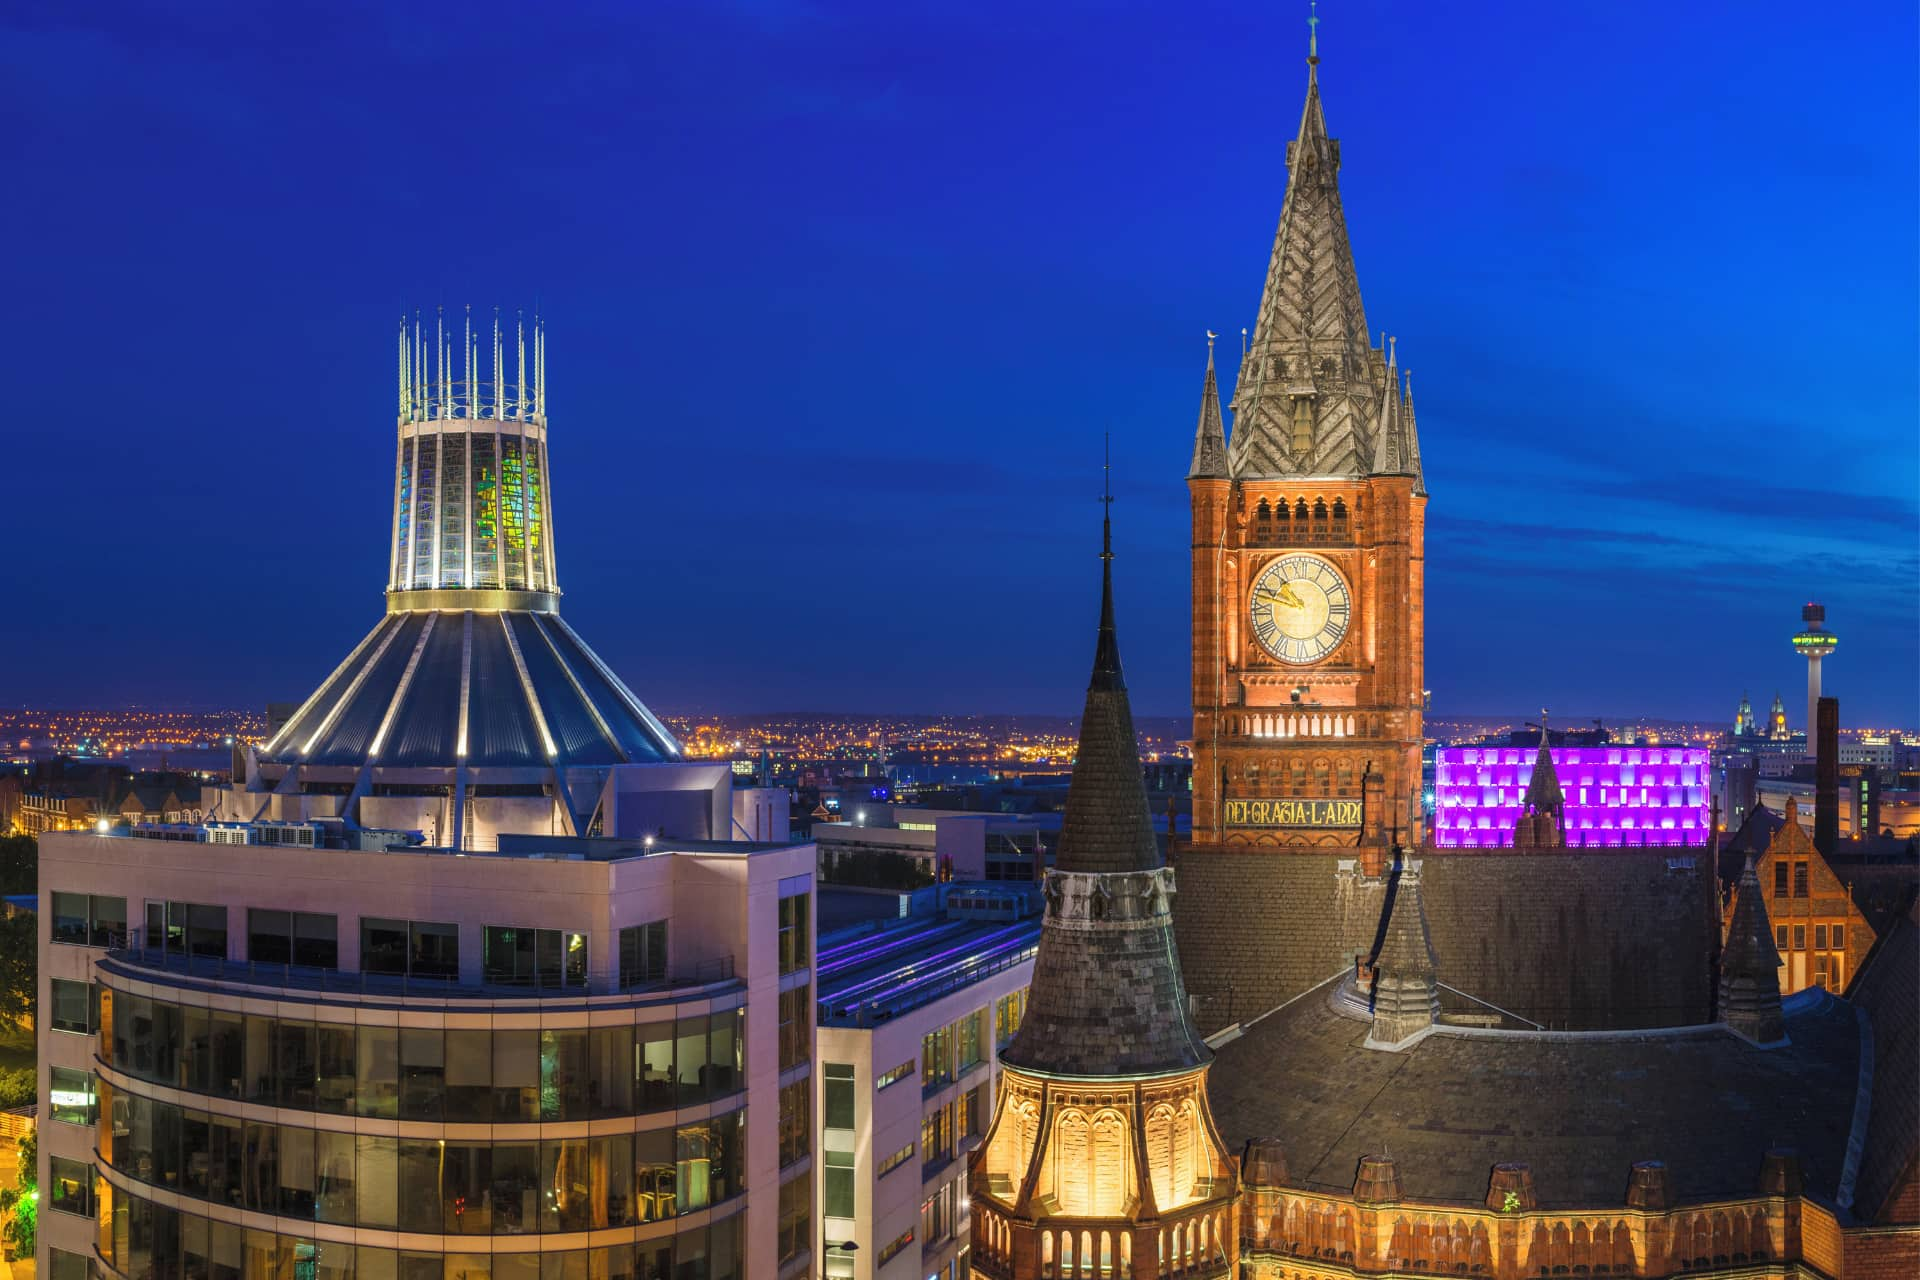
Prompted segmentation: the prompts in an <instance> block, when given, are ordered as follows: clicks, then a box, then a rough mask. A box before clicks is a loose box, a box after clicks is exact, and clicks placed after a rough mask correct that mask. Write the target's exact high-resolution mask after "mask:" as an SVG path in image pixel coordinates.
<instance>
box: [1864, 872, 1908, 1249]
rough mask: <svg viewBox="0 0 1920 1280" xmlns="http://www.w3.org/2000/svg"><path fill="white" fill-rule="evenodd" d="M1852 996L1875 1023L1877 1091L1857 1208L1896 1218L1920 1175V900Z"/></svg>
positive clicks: (1871, 960)
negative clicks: (1899, 1204)
mask: <svg viewBox="0 0 1920 1280" xmlns="http://www.w3.org/2000/svg"><path fill="white" fill-rule="evenodd" d="M1847 998H1848V999H1849V1000H1850V1001H1852V1002H1853V1003H1855V1004H1857V1005H1858V1006H1859V1007H1860V1008H1861V1009H1862V1010H1864V1011H1865V1013H1866V1015H1867V1021H1868V1024H1869V1025H1870V1026H1871V1027H1872V1028H1873V1056H1874V1064H1873V1095H1872V1101H1871V1102H1870V1104H1869V1110H1868V1112H1867V1134H1866V1149H1865V1151H1864V1152H1863V1153H1862V1157H1861V1161H1860V1177H1859V1179H1858V1181H1857V1182H1856V1183H1855V1186H1854V1200H1853V1209H1854V1214H1855V1215H1856V1216H1857V1217H1859V1218H1861V1219H1862V1220H1864V1221H1867V1222H1885V1221H1898V1220H1899V1219H1900V1217H1901V1216H1902V1215H1900V1214H1898V1213H1897V1211H1896V1209H1895V1201H1896V1200H1897V1199H1898V1198H1899V1193H1900V1192H1901V1191H1902V1190H1903V1189H1904V1190H1906V1192H1907V1195H1908V1197H1909V1199H1910V1200H1911V1197H1912V1196H1913V1192H1912V1187H1913V1184H1914V1182H1915V1180H1916V1179H1917V1178H1920V1088H1915V1083H1914V1082H1915V1081H1920V903H1915V904H1913V905H1912V906H1910V907H1909V908H1908V911H1907V915H1906V917H1905V918H1904V919H1902V920H1900V921H1899V922H1898V923H1896V924H1895V925H1894V926H1893V927H1892V928H1891V929H1889V930H1888V931H1887V934H1886V936H1885V937H1883V938H1881V940H1880V942H1879V944H1878V946H1877V947H1876V948H1875V949H1874V952H1873V954H1872V955H1871V956H1870V957H1868V959H1867V963H1866V966H1865V967H1864V968H1863V969H1861V970H1860V976H1859V977H1858V978H1857V979H1855V981H1854V984H1853V986H1852V987H1850V988H1849V989H1848V991H1847Z"/></svg>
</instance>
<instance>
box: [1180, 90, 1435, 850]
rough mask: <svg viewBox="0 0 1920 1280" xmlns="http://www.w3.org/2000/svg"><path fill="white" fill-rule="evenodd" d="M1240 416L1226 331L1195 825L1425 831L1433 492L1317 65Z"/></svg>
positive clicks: (1209, 502) (1201, 828)
mask: <svg viewBox="0 0 1920 1280" xmlns="http://www.w3.org/2000/svg"><path fill="white" fill-rule="evenodd" d="M1308 62H1309V70H1308V77H1307V101H1306V107H1305V110H1304V111H1303V112H1302V113H1301V118H1300V129H1299V133H1298V136H1297V137H1296V139H1295V140H1294V141H1293V142H1292V143H1291V144H1289V146H1288V148H1287V169H1288V183H1287V194H1286V200H1285V203H1284V204H1283V206H1282V208H1281V212H1280V228H1279V232H1278V234H1277V235H1276V237H1275V239H1274V245H1273V257H1272V260H1271V262H1270V263H1269V265H1268V268H1267V278H1266V286H1265V290H1264V292H1263V295H1262V298H1261V302H1260V313H1259V317H1258V320H1257V322H1256V324H1255V327H1254V329H1253V332H1252V334H1251V337H1250V339H1246V338H1243V346H1244V348H1245V351H1244V354H1243V355H1242V357H1241V362H1240V373H1239V378H1238V380H1237V382H1236V384H1235V389H1234V396H1233V423H1234V431H1233V437H1232V441H1231V443H1230V444H1229V443H1228V441H1227V440H1226V437H1225V433H1224V430H1223V424H1222V419H1221V412H1220V401H1219V392H1218V390H1217V387H1216V384H1215V380H1214V368H1213V353H1212V343H1211V339H1209V349H1208V357H1207V374H1206V385H1205V390H1204V393H1203V396H1202V399H1201V405H1200V424H1199V429H1198V432H1197V435H1196V439H1195V441H1194V452H1193V466H1192V468H1191V470H1190V471H1189V474H1188V478H1187V486H1188V489H1189V491H1190V493H1191V496H1192V503H1193V751H1194V775H1193V800H1194V811H1193V839H1194V843H1195V844H1196V845H1206V846H1215V847H1224V848H1229V849H1233V848H1239V849H1246V850H1249V851H1262V850H1271V851H1273V852H1276V853H1285V852H1287V851H1289V850H1294V851H1306V850H1316V851H1325V850H1326V849H1328V848H1330V847H1339V846H1355V845H1360V846H1363V847H1370V846H1377V847H1379V848H1384V847H1385V846H1386V844H1387V843H1388V842H1390V841H1392V840H1395V839H1397V840H1398V841H1399V842H1401V843H1409V844H1410V843H1413V842H1415V841H1416V840H1417V839H1418V838H1419V834H1420V833H1419V832H1418V830H1417V827H1418V824H1419V813H1420V805H1419V790H1420V734H1421V728H1420V725H1421V710H1422V699H1423V691H1422V678H1421V671H1422V666H1423V661H1424V647H1423V624H1424V618H1425V599H1424V594H1423V592H1424V588H1423V579H1424V554H1425V553H1424V539H1425V522H1426V505H1427V494H1426V485H1425V483H1424V480H1423V478H1422V474H1421V465H1420V443H1419V437H1418V433H1417V430H1416V427H1415V423H1414V413H1413V394H1412V389H1411V386H1410V385H1408V384H1406V383H1405V382H1403V378H1402V374H1401V371H1400V368H1399V363H1398V359H1397V356H1396V354H1395V351H1394V345H1393V341H1392V339H1388V338H1384V337H1383V338H1382V340H1381V342H1380V344H1379V345H1377V346H1376V345H1374V343H1373V341H1372V340H1371V338H1370V335H1369V331H1368V328H1367V318H1366V313H1365V311H1364V310H1363V309H1362V307H1361V304H1360V285H1359V281H1358V279H1357V277H1356V275H1355V272H1354V266H1353V254H1352V250H1351V248H1350V247H1349V245H1348V243H1347V226H1346V218H1345V215H1344V214H1343V213H1342V211H1341V205H1340V188H1339V182H1338V178H1339V171H1340V144H1339V142H1338V141H1336V140H1335V139H1333V138H1330V137H1328V136H1327V126H1326V120H1325V118H1324V117H1323V116H1322V114H1321V107H1320V87H1319V82H1318V66H1317V64H1318V59H1317V58H1309V59H1308Z"/></svg>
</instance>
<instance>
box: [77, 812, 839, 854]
mask: <svg viewBox="0 0 1920 1280" xmlns="http://www.w3.org/2000/svg"><path fill="white" fill-rule="evenodd" d="M95 834H97V835H102V836H107V837H110V838H113V839H121V840H166V841H174V842H184V843H199V844H230V845H248V846H253V847H259V848H282V849H311V850H315V851H324V852H335V853H384V854H425V855H430V856H440V857H455V858H508V859H523V860H527V861H540V860H549V861H566V862H620V861H624V860H626V859H629V858H644V857H654V856H659V855H662V854H674V853H690V854H734V855H737V856H742V857H746V856H750V855H753V854H757V853H769V852H773V851H776V850H781V849H794V848H800V847H803V846H805V845H808V844H811V843H812V842H811V841H802V840H686V839H681V838H679V837H677V836H662V837H655V836H639V837H612V836H558V835H514V834H502V835H501V836H500V838H499V843H498V847H496V848H493V849H455V848H452V847H451V846H448V845H441V844H428V843H426V838H425V837H424V836H423V835H422V834H421V833H420V832H418V831H397V830H383V829H377V828H370V827H354V826H351V825H349V824H347V823H345V822H342V821H340V820H338V819H334V820H324V819H323V820H315V821H305V822H209V823H205V824H202V825H195V824H179V823H175V824H163V823H139V824H136V825H133V826H113V827H102V828H100V829H98V830H97V831H96V832H95Z"/></svg>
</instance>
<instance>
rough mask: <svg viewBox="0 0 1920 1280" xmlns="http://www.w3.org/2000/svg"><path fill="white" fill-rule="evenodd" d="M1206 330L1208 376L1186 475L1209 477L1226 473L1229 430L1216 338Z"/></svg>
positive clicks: (1201, 478) (1203, 387) (1202, 392)
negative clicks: (1215, 354) (1223, 417)
mask: <svg viewBox="0 0 1920 1280" xmlns="http://www.w3.org/2000/svg"><path fill="white" fill-rule="evenodd" d="M1216 336H1217V335H1216V334H1215V333H1214V332H1213V330H1211V329H1209V330H1207V380H1206V382H1205V383H1204V384H1202V386H1201V388H1200V425H1199V426H1198V427H1197V428H1195V429H1194V433H1193V465H1192V466H1191V467H1189V468H1187V479H1189V480H1209V479H1218V478H1224V477H1225V476H1226V474H1227V433H1226V428H1225V426H1224V425H1223V424H1222V423H1221V420H1220V384H1219V383H1218V382H1217V381H1216V380H1215V378H1214V376H1213V340H1214V338H1215V337H1216Z"/></svg>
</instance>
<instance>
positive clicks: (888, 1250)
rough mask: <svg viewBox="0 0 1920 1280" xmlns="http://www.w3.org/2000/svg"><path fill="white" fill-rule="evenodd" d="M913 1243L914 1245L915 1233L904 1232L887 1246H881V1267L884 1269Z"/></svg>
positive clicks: (887, 1243) (886, 1244) (888, 1242)
mask: <svg viewBox="0 0 1920 1280" xmlns="http://www.w3.org/2000/svg"><path fill="white" fill-rule="evenodd" d="M912 1243H913V1232H912V1231H902V1232H901V1233H900V1234H899V1235H897V1236H895V1237H894V1238H893V1239H891V1240H889V1241H887V1242H886V1243H885V1244H883V1245H881V1246H880V1262H879V1265H881V1266H883V1267H884V1266H885V1265H886V1264H887V1263H889V1262H892V1261H893V1260H894V1258H896V1257H898V1256H899V1253H900V1251H901V1250H902V1249H904V1248H906V1247H907V1246H908V1245H910V1244H912Z"/></svg>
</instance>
